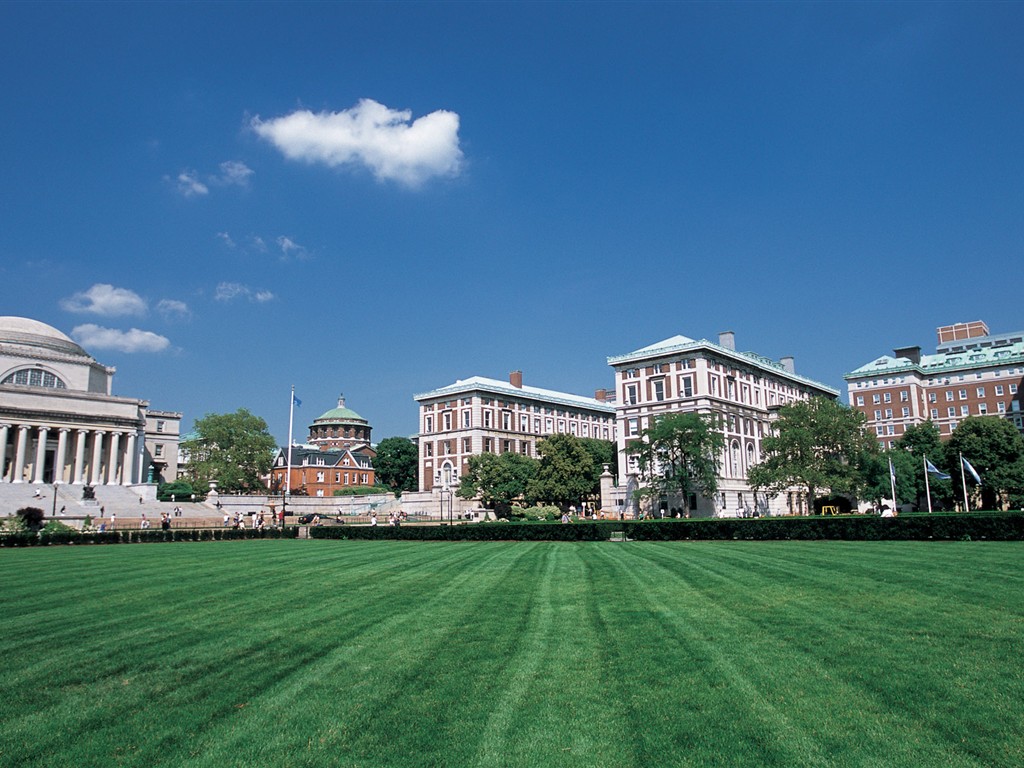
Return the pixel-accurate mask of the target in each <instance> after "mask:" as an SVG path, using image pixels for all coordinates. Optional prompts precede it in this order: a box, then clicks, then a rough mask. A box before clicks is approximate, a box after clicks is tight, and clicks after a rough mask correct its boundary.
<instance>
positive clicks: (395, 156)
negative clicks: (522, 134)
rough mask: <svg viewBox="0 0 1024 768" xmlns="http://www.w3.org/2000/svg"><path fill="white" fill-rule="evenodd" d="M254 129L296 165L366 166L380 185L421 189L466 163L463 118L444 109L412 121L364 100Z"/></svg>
mask: <svg viewBox="0 0 1024 768" xmlns="http://www.w3.org/2000/svg"><path fill="white" fill-rule="evenodd" d="M252 127H253V130H254V131H256V133H257V134H258V135H259V136H261V137H262V138H264V139H267V140H268V141H270V142H271V143H272V144H274V146H276V147H277V148H278V149H279V150H280V151H281V152H282V153H283V154H284V155H285V157H288V158H290V159H292V160H304V161H306V162H308V163H323V164H324V165H327V166H329V167H332V168H334V167H338V166H343V165H350V164H362V165H364V166H366V167H367V168H369V169H370V170H371V171H372V172H373V175H374V176H375V177H376V178H377V179H378V180H393V181H398V182H401V183H403V184H407V185H409V186H417V185H419V184H421V183H422V182H424V181H426V180H427V179H429V178H431V177H432V176H455V175H457V174H458V172H459V169H460V166H461V164H462V150H460V149H459V116H458V115H457V114H456V113H454V112H448V111H446V110H438V111H436V112H431V113H430V114H429V115H424V116H423V117H420V118H418V119H416V120H412V112H411V111H410V110H397V109H389V108H388V107H386V106H384V105H383V104H379V103H378V102H376V101H373V100H372V99H362V100H361V101H360V102H359V103H358V104H356V106H354V107H352V109H347V110H343V111H341V112H320V113H319V114H313V113H312V112H310V111H309V110H299V111H296V112H292V113H291V114H290V115H285V116H284V117H277V118H273V119H271V120H266V121H264V120H260V118H259V117H256V118H254V119H253V121H252Z"/></svg>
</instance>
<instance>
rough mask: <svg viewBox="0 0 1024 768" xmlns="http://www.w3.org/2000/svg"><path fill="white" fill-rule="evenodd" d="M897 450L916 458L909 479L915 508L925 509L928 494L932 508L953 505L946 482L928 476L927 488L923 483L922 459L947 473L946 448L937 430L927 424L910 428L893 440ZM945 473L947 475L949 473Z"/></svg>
mask: <svg viewBox="0 0 1024 768" xmlns="http://www.w3.org/2000/svg"><path fill="white" fill-rule="evenodd" d="M896 447H897V448H902V449H903V450H904V451H908V452H909V453H910V454H911V455H912V456H913V457H914V458H915V466H914V468H913V469H912V470H911V477H913V478H914V499H915V500H916V503H917V508H918V509H927V508H928V499H927V494H928V493H929V492H930V493H931V497H932V505H933V506H935V507H938V508H939V509H942V508H946V507H950V506H952V500H953V490H952V486H951V485H950V481H949V480H941V479H939V478H938V477H937V476H935V475H931V476H930V477H929V478H928V483H927V485H926V484H925V476H924V460H925V459H927V460H928V461H930V462H931V463H932V464H933V465H934V466H935V468H936V469H941V470H943V471H947V470H946V469H945V468H946V467H947V466H948V464H947V463H946V462H945V460H944V457H945V456H946V448H945V446H943V445H942V439H941V438H940V437H939V428H938V427H936V426H935V425H934V424H932V422H930V421H926V422H924V423H922V424H914V425H912V426H909V427H907V428H906V430H905V431H904V432H903V434H902V435H901V436H900V438H899V439H898V440H897V441H896ZM897 472H899V469H897ZM947 474H949V473H948V471H947ZM897 477H899V475H897Z"/></svg>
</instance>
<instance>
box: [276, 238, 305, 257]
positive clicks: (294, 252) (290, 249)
mask: <svg viewBox="0 0 1024 768" xmlns="http://www.w3.org/2000/svg"><path fill="white" fill-rule="evenodd" d="M277 245H278V247H279V248H280V249H281V257H282V258H284V259H289V258H295V259H305V258H306V257H307V256H309V251H307V250H306V248H305V246H302V245H299V244H298V243H296V242H295V241H294V240H292V239H291V238H290V237H285V236H284V235H281V236H280V237H279V238H277Z"/></svg>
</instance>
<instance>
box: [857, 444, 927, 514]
mask: <svg viewBox="0 0 1024 768" xmlns="http://www.w3.org/2000/svg"><path fill="white" fill-rule="evenodd" d="M890 461H892V468H893V473H894V474H895V475H896V483H895V485H896V499H895V505H896V507H897V508H898V507H899V506H900V505H902V504H905V503H907V502H916V500H917V499H918V491H917V485H916V483H915V482H914V478H915V476H916V475H917V474H920V472H919V471H917V470H920V464H919V463H918V461H917V459H916V458H914V456H913V454H911V453H910V452H909V451H903V450H899V449H896V450H892V451H882V452H880V453H878V452H876V453H874V454H870V455H869V456H868V457H867V459H866V460H865V462H864V490H863V494H864V495H865V496H866V497H867V498H869V499H870V500H871V501H873V502H875V503H876V504H879V503H880V502H881V501H882V499H888V498H890V497H892V485H893V483H892V482H891V481H890V478H889V462H890ZM923 482H924V481H923V479H922V484H923Z"/></svg>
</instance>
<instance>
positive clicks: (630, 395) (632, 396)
mask: <svg viewBox="0 0 1024 768" xmlns="http://www.w3.org/2000/svg"><path fill="white" fill-rule="evenodd" d="M626 405H636V384H630V385H628V386H627V387H626Z"/></svg>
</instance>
